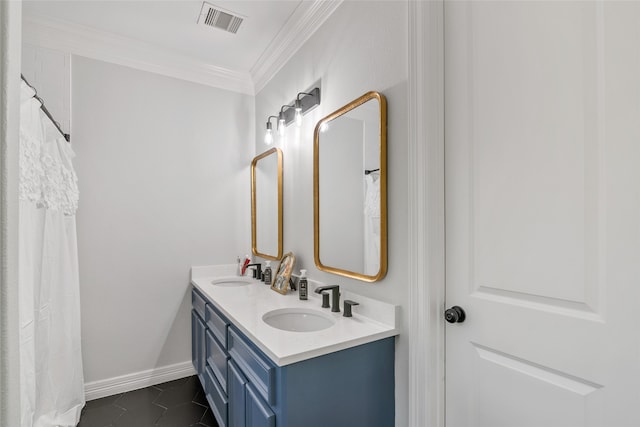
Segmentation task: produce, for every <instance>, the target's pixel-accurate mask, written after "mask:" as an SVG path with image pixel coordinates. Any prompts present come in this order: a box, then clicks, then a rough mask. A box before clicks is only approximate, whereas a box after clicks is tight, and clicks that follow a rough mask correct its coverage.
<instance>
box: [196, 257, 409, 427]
mask: <svg viewBox="0 0 640 427" xmlns="http://www.w3.org/2000/svg"><path fill="white" fill-rule="evenodd" d="M197 269H198V268H197V267H194V269H193V270H192V276H193V277H192V284H193V287H194V288H193V290H192V308H193V309H192V313H191V316H192V317H191V318H192V355H193V365H194V367H195V370H196V372H197V374H198V378H199V379H200V381H201V383H202V386H203V388H204V390H205V393H206V397H207V400H208V401H209V404H210V405H211V409H212V411H213V412H214V414H215V417H216V419H217V421H218V423H219V424H220V426H221V427H245V426H246V427H263V426H264V427H327V426H331V427H358V426H367V427H390V426H393V425H394V418H395V413H394V407H395V402H394V399H395V397H394V396H395V393H394V387H395V386H394V351H395V344H394V341H395V338H394V336H395V335H397V330H396V328H395V318H396V317H397V307H395V306H392V305H388V304H382V303H379V302H374V301H371V302H370V303H369V301H367V302H366V303H365V302H364V301H363V302H362V305H363V310H362V311H363V312H365V313H366V312H367V311H368V310H369V311H370V312H372V313H373V312H374V311H382V313H380V318H382V319H383V320H388V321H390V323H392V324H385V323H381V322H379V321H373V320H370V319H368V318H366V317H364V316H361V315H359V314H357V313H356V314H354V317H353V318H345V317H342V313H330V312H329V310H328V309H322V308H320V298H317V297H315V296H314V297H311V298H310V299H309V300H308V301H300V300H299V299H298V298H297V294H288V295H280V294H278V293H276V292H273V291H271V290H270V288H269V287H268V286H266V285H264V284H262V283H261V282H258V281H254V280H251V279H248V278H241V277H234V276H230V275H225V274H220V271H221V270H215V269H214V270H213V271H211V270H206V268H205V270H197ZM227 271H228V270H227ZM212 273H214V274H212ZM199 274H200V276H199V277H198V275H199ZM350 298H358V297H356V296H350ZM360 299H361V300H362V299H363V298H362V297H360ZM376 304H379V305H377V306H376ZM364 306H366V307H367V308H364ZM356 310H357V309H355V310H354V312H355V311H356ZM385 310H386V313H385ZM272 313H275V314H272ZM281 313H284V316H280V314H281ZM296 313H298V315H297V314H296ZM300 313H302V314H303V315H300ZM316 314H317V315H318V316H319V317H323V318H324V319H326V321H327V322H328V323H327V325H329V326H327V325H325V324H322V322H320V323H319V324H318V325H319V326H318V325H315V324H314V325H312V326H309V327H310V328H311V329H314V328H321V329H319V330H315V331H305V332H298V331H295V329H298V327H297V326H296V325H295V324H293V322H296V321H297V320H300V323H301V325H302V328H303V329H304V328H306V327H307V326H305V325H307V323H306V322H304V321H302V319H303V318H305V317H313V316H315V315H316ZM269 316H272V319H276V321H277V322H280V321H282V322H284V323H277V322H275V323H274V322H272V323H273V324H274V325H276V326H275V327H274V326H272V325H270V324H268V323H267V322H266V321H265V319H267V320H269ZM287 329H293V330H287Z"/></svg>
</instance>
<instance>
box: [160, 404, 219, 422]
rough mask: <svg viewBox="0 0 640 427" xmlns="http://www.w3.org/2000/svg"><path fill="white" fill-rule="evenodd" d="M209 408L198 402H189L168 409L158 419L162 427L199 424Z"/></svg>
mask: <svg viewBox="0 0 640 427" xmlns="http://www.w3.org/2000/svg"><path fill="white" fill-rule="evenodd" d="M206 410H207V409H206V408H205V407H203V406H200V405H198V404H197V403H193V402H188V403H183V404H181V405H178V406H175V407H173V408H170V409H167V411H166V412H165V413H164V416H163V417H162V418H160V420H159V421H158V424H157V425H158V426H161V427H187V426H191V425H193V424H197V423H198V422H199V421H200V420H201V419H202V416H203V415H204V413H205V411H206Z"/></svg>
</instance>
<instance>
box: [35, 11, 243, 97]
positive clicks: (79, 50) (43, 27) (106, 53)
mask: <svg viewBox="0 0 640 427" xmlns="http://www.w3.org/2000/svg"><path fill="white" fill-rule="evenodd" d="M23 42H25V43H29V44H33V45H36V46H42V47H46V48H49V49H55V50H61V51H63V52H69V53H71V54H74V55H79V56H85V57H87V58H92V59H98V60H101V61H106V62H111V63H114V64H118V65H124V66H127V67H131V68H135V69H139V70H144V71H149V72H152V73H156V74H161V75H165V76H169V77H174V78H178V79H182V80H187V81H192V82H196V83H200V84H203V85H207V86H212V87H216V88H220V89H225V90H230V91H234V92H240V93H245V94H249V95H253V94H254V93H255V92H254V85H253V82H252V80H251V75H250V74H249V73H248V72H240V71H234V70H230V69H227V68H223V67H219V66H216V65H212V64H205V63H203V62H201V61H197V60H195V59H193V58H190V57H188V56H185V55H182V54H180V53H177V52H174V51H171V50H169V49H163V48H160V47H158V46H157V45H154V44H151V43H147V42H142V41H140V40H135V39H131V38H129V37H123V36H119V35H116V34H113V33H109V32H106V31H100V30H96V29H94V28H91V27H87V26H83V25H79V24H76V23H72V22H67V21H63V20H58V19H51V18H45V17H41V16H34V15H29V16H24V22H23Z"/></svg>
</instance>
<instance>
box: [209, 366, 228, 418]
mask: <svg viewBox="0 0 640 427" xmlns="http://www.w3.org/2000/svg"><path fill="white" fill-rule="evenodd" d="M205 393H206V395H207V401H208V402H209V406H211V411H213V414H214V415H215V417H216V421H218V424H219V425H220V427H226V426H227V408H228V406H229V401H228V399H227V395H226V393H224V392H223V391H222V389H221V388H220V385H219V384H218V381H217V380H216V379H215V377H214V374H213V372H212V371H211V368H209V367H208V366H207V373H206V387H205Z"/></svg>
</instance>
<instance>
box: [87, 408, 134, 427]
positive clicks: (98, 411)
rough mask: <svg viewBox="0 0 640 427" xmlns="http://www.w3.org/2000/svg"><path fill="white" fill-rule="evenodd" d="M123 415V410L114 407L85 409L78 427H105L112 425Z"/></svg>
mask: <svg viewBox="0 0 640 427" xmlns="http://www.w3.org/2000/svg"><path fill="white" fill-rule="evenodd" d="M123 413H124V409H122V408H118V407H117V406H114V405H101V406H96V407H93V408H87V409H86V410H85V411H83V412H82V415H81V417H80V423H79V424H78V427H107V426H110V425H112V424H113V423H114V422H115V421H116V420H117V419H118V418H120V416H121V415H122V414H123Z"/></svg>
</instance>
